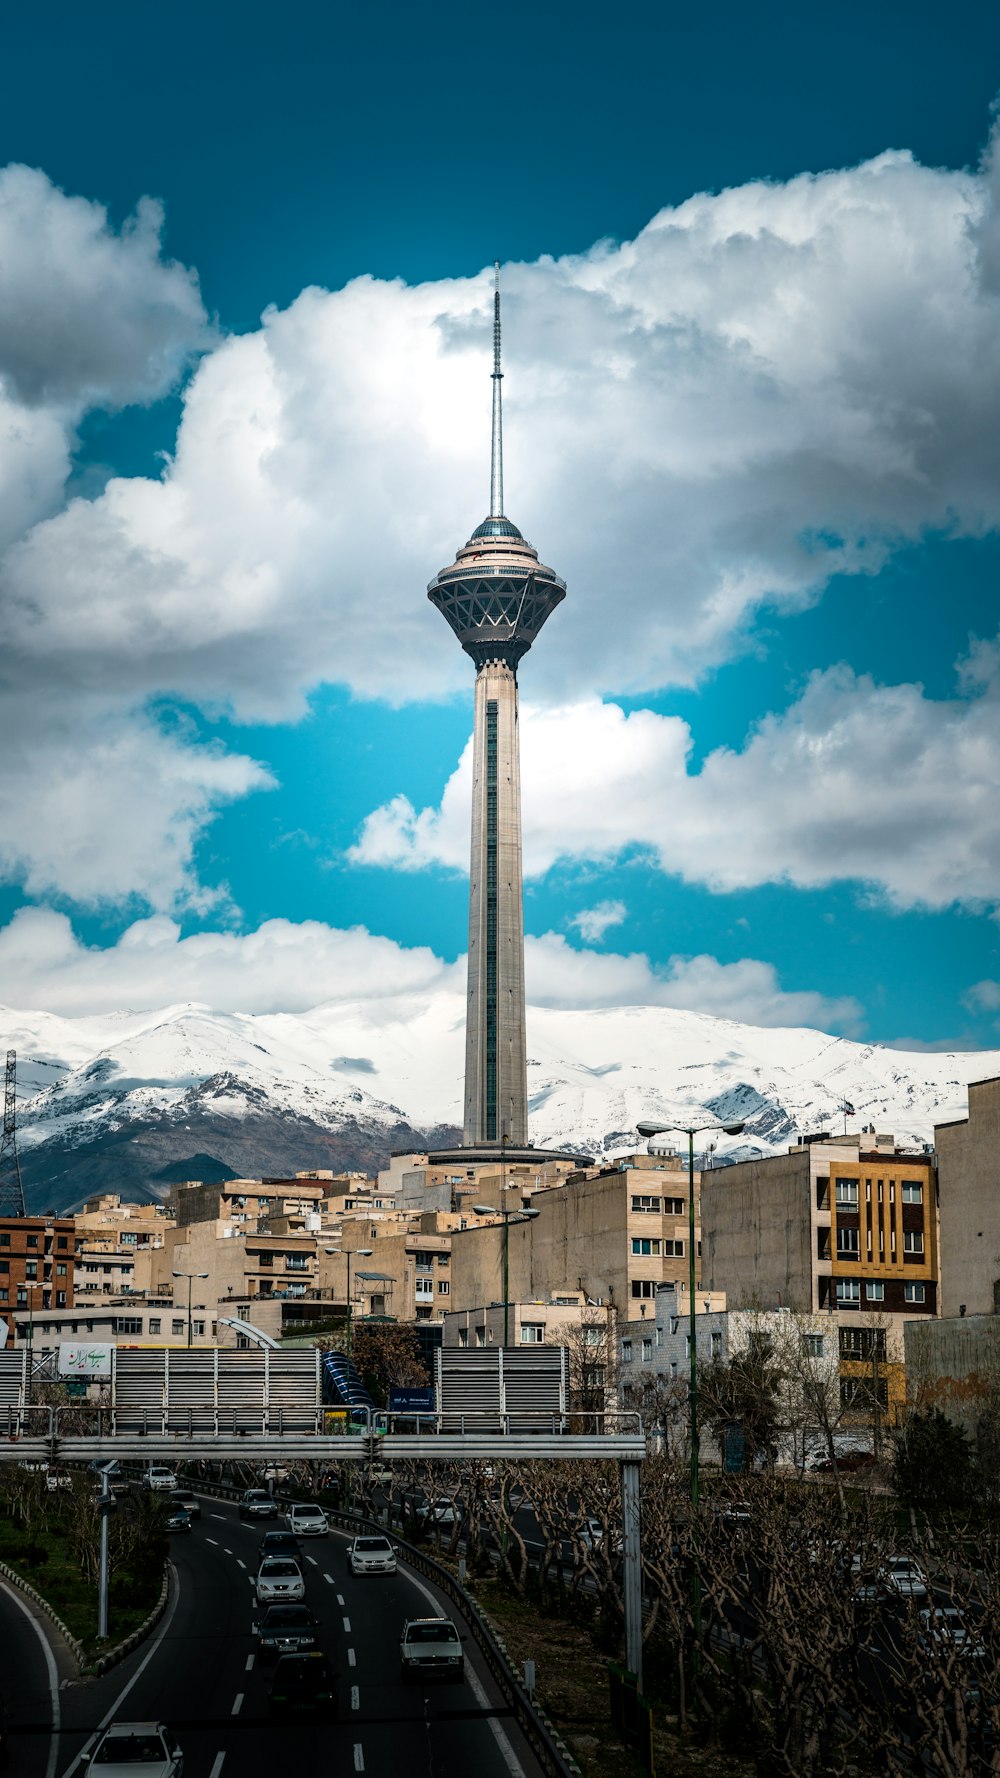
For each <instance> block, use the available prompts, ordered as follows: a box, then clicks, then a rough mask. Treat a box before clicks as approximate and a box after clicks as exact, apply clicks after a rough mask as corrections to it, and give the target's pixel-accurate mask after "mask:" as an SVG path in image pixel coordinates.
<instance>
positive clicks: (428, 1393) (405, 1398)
mask: <svg viewBox="0 0 1000 1778" xmlns="http://www.w3.org/2000/svg"><path fill="white" fill-rule="evenodd" d="M389 1412H390V1414H433V1412H434V1390H433V1387H431V1386H428V1387H426V1388H423V1389H390V1390H389Z"/></svg>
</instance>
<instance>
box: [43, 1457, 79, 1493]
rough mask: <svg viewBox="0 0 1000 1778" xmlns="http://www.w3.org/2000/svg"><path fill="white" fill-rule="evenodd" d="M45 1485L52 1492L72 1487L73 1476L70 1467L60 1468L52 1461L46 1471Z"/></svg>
mask: <svg viewBox="0 0 1000 1778" xmlns="http://www.w3.org/2000/svg"><path fill="white" fill-rule="evenodd" d="M45 1486H46V1488H47V1490H48V1492H49V1493H50V1494H56V1493H58V1492H59V1490H60V1489H62V1488H72V1486H73V1477H72V1476H71V1475H70V1473H69V1470H68V1469H58V1468H56V1467H55V1465H53V1464H51V1463H50V1464H49V1467H48V1469H47V1470H46V1472H45Z"/></svg>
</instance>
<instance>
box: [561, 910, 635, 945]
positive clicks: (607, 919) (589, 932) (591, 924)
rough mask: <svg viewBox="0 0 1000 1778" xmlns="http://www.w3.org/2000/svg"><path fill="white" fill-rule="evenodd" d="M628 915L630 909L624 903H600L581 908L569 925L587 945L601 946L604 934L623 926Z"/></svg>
mask: <svg viewBox="0 0 1000 1778" xmlns="http://www.w3.org/2000/svg"><path fill="white" fill-rule="evenodd" d="M627 913H628V908H627V907H626V906H625V903H624V902H623V901H599V902H598V903H597V904H596V906H595V907H592V908H581V909H580V912H579V913H578V914H574V915H573V918H572V919H571V921H570V922H569V923H570V926H571V927H572V928H573V930H574V932H578V933H579V934H580V937H581V938H582V939H583V940H584V943H585V944H588V945H596V944H600V942H601V939H602V938H603V937H604V934H605V933H606V932H610V930H611V928H612V926H620V925H621V923H622V921H623V920H624V919H625V916H626V915H627Z"/></svg>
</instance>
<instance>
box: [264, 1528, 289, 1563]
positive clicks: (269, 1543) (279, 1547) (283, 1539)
mask: <svg viewBox="0 0 1000 1778" xmlns="http://www.w3.org/2000/svg"><path fill="white" fill-rule="evenodd" d="M265 1556H291V1558H292V1561H293V1562H297V1561H298V1557H299V1540H298V1538H297V1537H293V1535H292V1533H291V1532H290V1531H265V1533H264V1535H263V1537H262V1538H261V1540H260V1542H259V1544H258V1545H257V1561H258V1563H261V1562H263V1560H264V1557H265Z"/></svg>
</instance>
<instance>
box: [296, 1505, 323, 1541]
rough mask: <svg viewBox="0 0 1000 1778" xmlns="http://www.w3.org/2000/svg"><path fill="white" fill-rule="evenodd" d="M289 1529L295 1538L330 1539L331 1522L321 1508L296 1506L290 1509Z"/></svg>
mask: <svg viewBox="0 0 1000 1778" xmlns="http://www.w3.org/2000/svg"><path fill="white" fill-rule="evenodd" d="M287 1516H288V1529H289V1531H291V1533H292V1535H293V1536H294V1537H328V1536H329V1534H330V1521H329V1519H328V1518H327V1516H326V1514H325V1512H324V1511H323V1508H322V1507H321V1506H302V1505H298V1504H296V1505H295V1506H290V1507H289V1509H288V1515H287Z"/></svg>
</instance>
